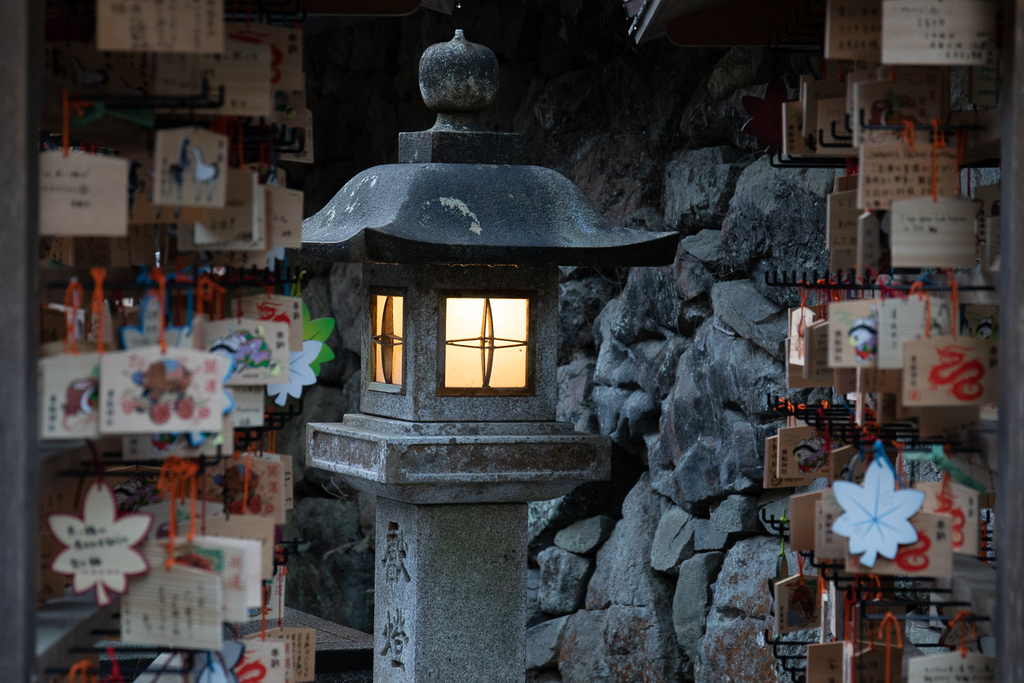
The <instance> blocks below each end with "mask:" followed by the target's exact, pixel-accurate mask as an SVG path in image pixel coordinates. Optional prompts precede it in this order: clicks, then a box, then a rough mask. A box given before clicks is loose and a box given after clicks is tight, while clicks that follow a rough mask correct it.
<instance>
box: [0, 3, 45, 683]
mask: <svg viewBox="0 0 1024 683" xmlns="http://www.w3.org/2000/svg"><path fill="white" fill-rule="evenodd" d="M44 4H45V3H41V2H38V0H4V1H3V2H0V87H2V89H3V93H4V96H3V97H2V98H0V121H3V122H4V137H3V142H2V143H0V187H3V192H0V243H2V244H3V246H4V248H3V249H0V291H2V292H3V297H4V305H3V306H0V377H3V386H4V391H5V393H6V394H7V396H9V397H10V400H9V401H8V404H7V405H6V406H5V407H4V409H3V410H2V411H0V472H3V476H0V519H2V520H3V524H2V525H0V566H2V567H3V581H2V582H0V605H2V606H3V615H4V618H3V619H0V643H2V645H0V681H12V682H13V681H29V680H32V674H33V670H34V669H35V668H36V657H35V625H36V616H35V610H36V576H37V573H38V571H39V550H38V547H37V546H38V541H37V539H38V530H37V525H38V524H37V520H38V516H39V511H38V505H37V502H38V478H39V459H40V458H41V457H42V456H41V455H40V453H39V452H38V445H37V443H36V414H37V412H38V408H37V405H36V354H37V352H38V347H39V339H38V330H39V322H38V311H39V309H38V304H37V303H36V301H37V300H36V297H37V286H38V281H39V273H38V259H39V253H38V252H39V53H40V38H41V33H42V21H41V19H42V12H41V10H42V8H43V5H44Z"/></svg>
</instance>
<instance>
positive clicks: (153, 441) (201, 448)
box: [121, 411, 235, 460]
mask: <svg viewBox="0 0 1024 683" xmlns="http://www.w3.org/2000/svg"><path fill="white" fill-rule="evenodd" d="M233 412H234V411H232V412H230V413H227V414H226V415H224V418H223V423H222V425H223V426H222V428H221V430H220V431H219V432H209V433H204V434H203V437H204V438H203V440H202V441H201V442H200V443H193V442H192V441H191V438H190V437H191V435H190V434H184V433H176V434H141V435H137V436H125V437H123V438H122V439H121V453H122V458H123V459H124V460H152V459H154V458H155V459H158V460H162V459H164V458H169V457H171V456H172V455H175V456H177V457H179V458H195V457H198V456H200V455H217V450H218V449H220V452H221V453H231V452H232V451H234V450H235V438H234V437H235V430H234V427H233V426H232V418H231V415H232V413H233Z"/></svg>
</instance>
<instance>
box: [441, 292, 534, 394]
mask: <svg viewBox="0 0 1024 683" xmlns="http://www.w3.org/2000/svg"><path fill="white" fill-rule="evenodd" d="M529 319H530V301H529V299H496V298H461V297H449V298H448V299H446V301H445V336H444V338H445V349H444V353H445V356H444V385H445V387H446V388H449V389H482V388H491V389H519V388H524V387H526V385H527V373H528V367H529V351H528V346H527V343H528V341H529V332H530V330H529Z"/></svg>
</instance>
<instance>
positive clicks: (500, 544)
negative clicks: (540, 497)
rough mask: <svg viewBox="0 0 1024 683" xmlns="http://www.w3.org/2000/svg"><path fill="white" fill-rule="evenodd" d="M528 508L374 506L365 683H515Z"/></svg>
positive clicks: (522, 644)
mask: <svg viewBox="0 0 1024 683" xmlns="http://www.w3.org/2000/svg"><path fill="white" fill-rule="evenodd" d="M526 522H527V506H526V504H524V503H494V504H472V505H414V504H410V503H403V502H399V501H396V500H392V499H390V498H378V501H377V551H376V552H377V554H376V582H375V588H376V592H375V603H376V607H375V611H374V652H373V680H374V683H413V682H416V683H427V682H428V681H429V682H430V683H442V682H443V683H480V681H487V682H488V683H522V682H523V680H524V677H525V652H526V626H525V624H526V556H527V550H526V546H527V536H526Z"/></svg>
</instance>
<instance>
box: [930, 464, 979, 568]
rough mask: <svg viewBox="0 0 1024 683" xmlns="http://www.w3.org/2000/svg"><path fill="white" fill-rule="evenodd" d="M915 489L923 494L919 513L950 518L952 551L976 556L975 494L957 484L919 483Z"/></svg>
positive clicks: (973, 491)
mask: <svg viewBox="0 0 1024 683" xmlns="http://www.w3.org/2000/svg"><path fill="white" fill-rule="evenodd" d="M914 488H916V489H918V490H920V491H924V495H925V499H924V506H922V508H921V509H922V510H924V511H925V512H933V513H935V514H939V515H950V516H951V517H952V518H953V524H952V527H953V532H952V534H953V552H955V553H961V554H963V555H970V556H972V557H977V556H978V552H979V550H980V546H979V540H980V528H979V525H978V492H977V491H975V490H974V489H972V488H968V487H967V486H964V485H962V484H958V483H956V482H953V481H951V482H949V483H948V484H946V490H945V492H943V485H942V483H941V482H937V481H927V482H925V481H919V482H917V483H915V484H914Z"/></svg>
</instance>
